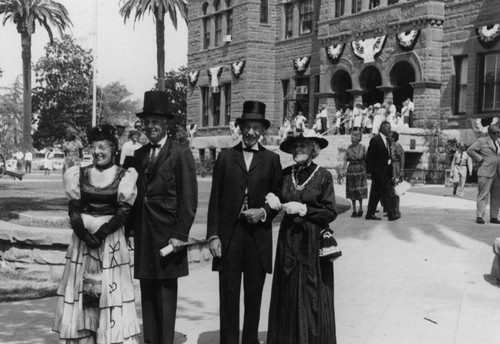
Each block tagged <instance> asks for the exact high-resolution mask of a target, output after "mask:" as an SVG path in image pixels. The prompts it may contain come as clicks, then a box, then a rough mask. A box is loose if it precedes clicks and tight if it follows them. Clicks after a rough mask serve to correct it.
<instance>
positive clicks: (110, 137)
mask: <svg viewBox="0 0 500 344" xmlns="http://www.w3.org/2000/svg"><path fill="white" fill-rule="evenodd" d="M87 140H88V142H89V143H92V142H94V141H101V140H107V141H109V142H111V143H112V144H113V145H114V146H115V148H118V139H117V138H116V127H115V126H114V125H111V124H107V123H105V124H99V125H96V126H95V127H93V128H92V129H90V131H89V132H88V134H87Z"/></svg>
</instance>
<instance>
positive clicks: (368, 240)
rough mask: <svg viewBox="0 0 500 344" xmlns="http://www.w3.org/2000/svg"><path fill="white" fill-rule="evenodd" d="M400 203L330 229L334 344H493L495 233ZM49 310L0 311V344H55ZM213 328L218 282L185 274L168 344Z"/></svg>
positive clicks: (457, 208) (497, 331)
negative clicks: (388, 216)
mask: <svg viewBox="0 0 500 344" xmlns="http://www.w3.org/2000/svg"><path fill="white" fill-rule="evenodd" d="M336 187H338V188H339V190H338V191H337V193H338V194H340V195H343V194H344V193H343V191H342V190H340V189H341V186H336ZM401 204H402V206H401V208H402V213H403V218H402V219H401V220H399V221H395V222H388V221H386V220H383V221H366V220H364V218H363V219H360V218H355V219H352V218H350V212H347V213H344V214H342V215H341V216H339V218H338V219H337V220H336V221H335V222H334V229H335V233H336V237H337V239H338V241H339V243H340V245H341V247H342V250H343V253H344V255H343V257H341V258H340V259H338V260H337V261H336V263H335V278H336V279H335V303H336V317H337V321H336V325H337V339H338V343H339V344H393V343H394V344H476V343H479V344H490V343H491V344H498V343H499V342H500V339H499V338H500V326H499V324H500V311H499V305H500V288H499V286H497V285H495V284H493V283H490V282H489V281H490V278H489V273H490V269H491V263H492V260H493V253H492V249H491V243H492V241H493V239H494V238H495V237H499V236H500V225H491V224H486V225H482V226H481V225H476V224H475V222H474V219H475V210H474V209H475V203H474V202H471V201H467V200H463V199H458V198H453V197H438V196H429V195H423V194H416V193H408V194H407V195H405V196H404V197H403V198H402V201H401ZM274 232H275V234H276V233H277V228H275V230H274ZM270 282H271V278H268V279H267V281H266V286H265V294H264V300H263V309H262V320H261V326H260V330H261V340H262V341H263V342H265V338H266V331H267V309H268V305H269V297H270ZM137 290H138V288H137ZM137 299H139V298H138V294H137ZM54 307H55V299H54V298H48V299H42V300H33V301H23V302H13V303H3V304H0V342H1V343H4V344H7V343H9V344H14V343H16V344H17V343H19V344H21V343H30V344H37V343H54V342H56V341H57V336H56V334H54V333H52V332H51V330H50V327H51V322H52V316H53V310H54ZM138 311H139V313H138V314H140V304H138ZM218 322H219V320H218V294H217V275H216V274H215V273H213V272H211V271H210V265H209V264H208V263H199V264H195V265H192V266H191V274H190V276H189V277H187V278H183V279H181V280H180V287H179V305H178V320H177V327H176V330H177V334H176V335H177V337H176V344H181V343H198V344H212V343H218V328H219V323H218Z"/></svg>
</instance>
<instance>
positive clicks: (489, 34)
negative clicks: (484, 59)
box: [476, 24, 500, 48]
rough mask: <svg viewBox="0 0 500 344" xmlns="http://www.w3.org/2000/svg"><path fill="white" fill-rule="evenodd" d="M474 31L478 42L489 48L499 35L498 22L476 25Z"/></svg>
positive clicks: (499, 26)
mask: <svg viewBox="0 0 500 344" xmlns="http://www.w3.org/2000/svg"><path fill="white" fill-rule="evenodd" d="M476 32H477V39H478V40H479V43H481V45H482V46H483V47H485V48H491V47H492V46H493V45H495V43H496V42H497V41H498V38H499V37H500V24H493V25H484V26H481V27H477V28H476Z"/></svg>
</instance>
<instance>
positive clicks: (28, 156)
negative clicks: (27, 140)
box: [24, 152, 33, 161]
mask: <svg viewBox="0 0 500 344" xmlns="http://www.w3.org/2000/svg"><path fill="white" fill-rule="evenodd" d="M24 160H26V161H33V153H31V152H26V154H25V155H24Z"/></svg>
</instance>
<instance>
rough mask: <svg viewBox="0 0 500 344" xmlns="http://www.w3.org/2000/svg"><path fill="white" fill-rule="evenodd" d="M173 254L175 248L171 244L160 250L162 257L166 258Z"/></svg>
mask: <svg viewBox="0 0 500 344" xmlns="http://www.w3.org/2000/svg"><path fill="white" fill-rule="evenodd" d="M172 252H174V247H173V246H172V245H171V244H168V245H167V246H165V247H164V248H162V249H161V250H160V256H162V257H166V256H168V255H169V254H170V253H172Z"/></svg>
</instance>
